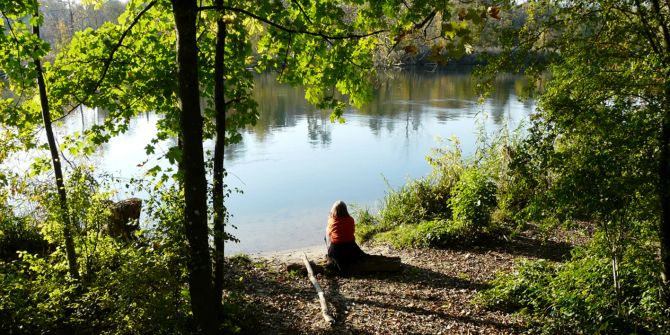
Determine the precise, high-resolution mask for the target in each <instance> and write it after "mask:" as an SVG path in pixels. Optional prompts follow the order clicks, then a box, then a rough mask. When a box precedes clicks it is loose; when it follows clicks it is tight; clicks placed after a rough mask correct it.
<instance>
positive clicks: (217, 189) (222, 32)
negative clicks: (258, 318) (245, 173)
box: [212, 0, 226, 300]
mask: <svg viewBox="0 0 670 335" xmlns="http://www.w3.org/2000/svg"><path fill="white" fill-rule="evenodd" d="M222 3H223V1H222V0H217V1H216V5H217V6H222ZM216 28H217V31H216V51H215V52H216V53H215V56H214V109H215V111H216V142H215V144H214V171H213V173H214V176H213V182H214V186H213V188H212V193H213V194H212V201H213V202H214V293H215V294H216V296H217V297H218V298H219V300H221V297H222V296H223V272H224V271H223V269H224V261H225V250H224V246H225V244H224V242H225V230H224V229H225V228H224V224H225V215H226V213H225V211H226V208H225V206H224V200H223V199H224V188H223V173H224V171H223V159H224V146H225V139H226V99H225V82H224V79H225V78H224V72H225V64H224V60H225V47H226V24H225V23H224V22H223V18H220V19H219V20H218V21H217V22H216Z"/></svg>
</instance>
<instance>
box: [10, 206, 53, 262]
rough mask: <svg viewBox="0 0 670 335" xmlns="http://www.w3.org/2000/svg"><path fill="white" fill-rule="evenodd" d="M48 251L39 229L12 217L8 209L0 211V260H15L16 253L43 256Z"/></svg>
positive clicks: (21, 219)
mask: <svg viewBox="0 0 670 335" xmlns="http://www.w3.org/2000/svg"><path fill="white" fill-rule="evenodd" d="M48 250H49V244H48V243H47V241H46V240H44V238H43V237H42V235H41V234H40V231H39V228H37V227H36V226H34V225H32V224H30V223H29V222H28V221H27V220H26V219H24V218H20V217H16V216H14V215H13V214H12V213H11V210H9V209H0V260H4V261H11V260H15V259H16V258H18V254H17V252H18V251H27V252H29V253H40V254H45V253H46V252H47V251H48Z"/></svg>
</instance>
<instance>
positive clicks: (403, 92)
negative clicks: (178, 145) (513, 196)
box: [60, 71, 534, 255]
mask: <svg viewBox="0 0 670 335" xmlns="http://www.w3.org/2000/svg"><path fill="white" fill-rule="evenodd" d="M523 87H524V80H523V78H521V77H517V76H511V75H508V76H501V77H500V78H499V79H498V80H497V81H496V83H495V91H494V92H493V93H492V94H491V96H490V97H488V98H487V99H485V100H484V101H483V102H482V103H478V98H479V97H478V95H477V94H476V92H475V89H474V88H473V80H472V79H471V78H470V74H469V73H467V72H466V73H458V72H425V71H406V72H394V73H390V74H389V75H388V76H387V77H385V79H383V80H380V83H379V84H378V87H377V88H376V89H375V94H374V98H373V100H372V101H371V102H370V103H369V104H368V105H367V106H365V107H364V108H362V109H361V110H354V109H349V110H347V111H346V112H345V114H344V118H345V120H346V122H345V123H343V124H340V123H331V122H330V118H329V113H328V112H324V111H319V110H316V109H315V108H313V107H311V106H310V105H309V104H308V103H307V102H306V101H305V100H304V98H303V90H302V89H301V88H296V87H290V86H286V85H279V84H277V83H276V82H275V80H274V76H272V75H261V76H258V77H257V78H256V92H255V99H256V101H257V102H258V106H259V107H258V108H259V112H260V119H259V120H258V122H257V124H256V125H255V126H253V127H249V128H247V129H245V130H244V131H243V139H242V142H240V143H238V144H235V145H230V146H229V147H227V148H226V151H225V162H224V166H225V168H226V169H227V171H228V173H229V175H228V178H227V184H228V185H229V186H230V187H234V188H239V189H241V190H242V191H243V193H242V194H237V193H234V194H233V195H232V196H231V197H230V198H228V199H227V200H226V206H227V208H228V209H229V211H230V212H231V213H232V215H233V217H232V218H231V221H230V224H232V225H234V226H235V227H237V228H236V229H234V230H232V233H233V235H235V236H236V237H237V238H239V239H240V240H241V242H240V243H239V244H237V243H229V244H227V246H226V252H227V253H228V254H229V255H230V254H234V253H237V252H245V253H259V252H268V251H276V250H285V249H291V248H299V247H306V246H313V245H319V244H323V243H324V242H323V237H324V235H325V226H326V221H327V216H328V212H329V210H330V207H331V205H332V204H333V203H334V202H335V201H336V200H343V201H345V202H346V203H347V204H349V205H350V207H351V206H352V205H353V207H359V208H370V209H372V210H373V211H374V210H375V208H376V206H377V204H378V201H379V200H381V199H382V198H383V196H384V193H385V192H386V191H387V190H388V189H389V187H392V188H397V187H399V186H401V185H402V184H404V183H405V182H406V181H407V180H408V179H410V178H418V177H422V176H425V175H426V174H428V173H429V172H430V167H429V166H428V164H427V163H426V160H425V157H426V156H427V155H429V154H430V151H431V148H434V147H436V146H438V145H440V144H439V142H438V139H439V138H443V139H445V140H446V139H449V138H451V137H452V136H457V137H458V138H459V139H460V141H461V146H462V148H463V151H464V154H470V153H472V152H473V150H474V147H475V142H476V138H477V134H478V132H479V131H480V129H481V128H482V127H483V129H484V130H485V131H486V132H487V133H492V132H495V131H497V130H498V129H500V128H501V127H503V126H506V125H507V126H508V127H509V128H515V127H517V126H518V125H519V124H520V122H522V121H523V120H524V119H525V118H526V117H527V116H528V115H529V114H530V112H531V111H532V110H533V109H534V105H533V104H532V102H520V101H519V100H518V98H517V96H518V94H519V93H520V92H521V90H522V89H523ZM105 117H106V113H104V112H102V111H100V112H98V111H82V112H81V113H76V114H73V115H71V116H70V117H69V118H68V119H67V120H65V122H64V125H63V127H62V128H61V129H60V130H61V132H72V131H78V130H81V129H82V128H85V127H89V126H90V125H91V124H94V123H100V122H102V121H103V120H104V118H105ZM157 119H158V116H157V115H155V114H145V115H143V116H140V117H137V118H135V119H133V120H131V121H130V128H129V131H128V132H127V133H125V134H124V135H122V136H120V137H118V138H115V139H113V140H112V141H111V142H110V143H108V144H105V145H103V146H102V148H101V149H100V151H99V152H98V153H97V154H96V155H95V157H92V158H91V160H92V162H93V163H95V164H96V165H98V166H99V168H101V169H102V170H105V171H108V172H110V173H112V174H114V175H117V176H121V177H124V178H129V177H141V176H142V174H143V173H144V172H145V170H146V168H144V167H141V166H138V164H141V163H142V162H144V161H145V160H147V159H148V160H149V163H148V164H145V165H144V166H146V167H147V168H148V167H151V166H152V164H151V163H154V162H155V160H156V159H157V157H158V155H155V156H152V157H149V158H147V156H146V154H145V152H144V147H145V146H146V145H147V144H148V143H149V141H150V140H151V138H152V136H153V135H154V133H155V131H156V129H155V122H156V121H157ZM173 144H174V141H171V142H168V143H163V144H162V145H161V146H159V148H158V153H160V152H161V151H165V150H166V149H167V147H168V146H169V145H173ZM205 146H206V148H209V149H212V148H213V146H212V144H211V142H207V143H205ZM350 209H351V208H350ZM228 229H229V230H230V228H228ZM324 248H325V247H324ZM324 251H325V249H324Z"/></svg>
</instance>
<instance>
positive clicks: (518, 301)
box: [476, 238, 670, 334]
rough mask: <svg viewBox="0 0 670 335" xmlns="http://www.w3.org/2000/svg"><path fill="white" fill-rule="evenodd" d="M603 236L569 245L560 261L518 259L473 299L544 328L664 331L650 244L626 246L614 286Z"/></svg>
mask: <svg viewBox="0 0 670 335" xmlns="http://www.w3.org/2000/svg"><path fill="white" fill-rule="evenodd" d="M603 242H604V241H603V240H602V238H600V239H596V240H594V242H593V243H592V245H590V246H589V247H588V248H584V249H574V250H573V254H572V260H571V261H568V262H567V263H563V264H561V263H551V262H549V261H545V260H538V261H528V260H521V261H520V262H519V263H518V264H517V269H516V270H515V271H514V272H513V273H503V274H499V275H498V276H497V277H496V279H494V280H493V282H492V285H493V287H492V288H490V289H489V290H487V291H484V292H483V293H482V294H480V295H479V296H478V297H477V299H476V300H477V301H478V303H480V304H482V305H484V306H486V307H488V308H494V309H502V310H506V311H519V312H521V313H522V314H524V315H527V316H529V317H530V318H531V320H532V322H533V324H534V325H535V327H537V328H539V329H540V330H541V331H542V333H546V334H556V333H585V334H595V333H598V334H613V333H620V334H623V333H655V334H663V333H666V332H667V331H668V330H669V329H670V328H669V327H670V323H668V320H667V318H665V316H664V313H666V312H667V311H664V307H663V302H662V293H661V290H662V287H661V285H660V282H659V281H658V279H657V277H656V275H655V273H658V271H659V266H658V262H657V261H656V260H655V258H656V256H655V255H654V251H653V249H652V248H651V247H650V246H648V245H646V246H645V245H635V246H634V247H631V248H629V249H628V250H627V253H626V254H625V255H624V258H623V260H622V262H621V267H620V269H619V275H620V276H621V287H620V289H617V288H615V286H614V285H613V284H612V282H611V277H612V269H611V259H610V258H609V255H608V253H607V252H606V249H607V248H606V245H603ZM603 247H605V248H603Z"/></svg>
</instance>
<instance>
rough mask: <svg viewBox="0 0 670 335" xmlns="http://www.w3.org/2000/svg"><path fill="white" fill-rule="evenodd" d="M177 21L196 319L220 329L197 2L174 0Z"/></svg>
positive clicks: (210, 329)
mask: <svg viewBox="0 0 670 335" xmlns="http://www.w3.org/2000/svg"><path fill="white" fill-rule="evenodd" d="M172 7H173V14H174V18H175V24H176V27H177V66H178V74H177V78H178V80H179V99H180V105H181V106H180V108H181V115H180V120H179V125H180V137H181V140H182V144H183V149H182V157H181V164H180V167H181V170H182V171H181V173H182V177H183V187H184V203H185V209H184V212H185V213H184V214H185V215H184V217H185V222H184V224H185V228H186V237H187V239H188V242H189V247H190V253H191V255H190V260H189V264H188V265H189V279H188V280H189V292H190V295H191V308H192V310H193V316H194V317H195V319H196V322H197V323H198V325H199V326H200V329H201V331H202V332H203V333H204V334H215V333H216V331H217V329H218V322H217V316H216V312H217V308H216V306H217V303H216V302H217V301H218V299H216V296H215V295H214V287H213V285H212V263H211V257H210V254H209V240H208V238H209V233H208V228H207V180H206V178H205V163H204V154H203V148H202V143H203V118H202V115H201V114H200V91H199V79H198V49H197V41H196V19H197V10H198V8H197V2H196V1H195V0H173V1H172Z"/></svg>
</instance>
